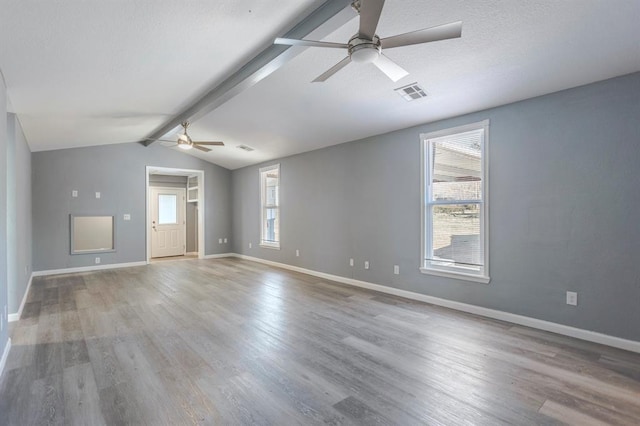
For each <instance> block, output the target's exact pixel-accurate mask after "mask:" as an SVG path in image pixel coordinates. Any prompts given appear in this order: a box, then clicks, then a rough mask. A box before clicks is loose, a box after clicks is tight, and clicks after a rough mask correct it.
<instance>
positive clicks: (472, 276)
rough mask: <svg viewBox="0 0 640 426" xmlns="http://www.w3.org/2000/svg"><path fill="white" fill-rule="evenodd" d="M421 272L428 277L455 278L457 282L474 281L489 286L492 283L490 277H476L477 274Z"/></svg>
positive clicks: (440, 271) (424, 269) (429, 269)
mask: <svg viewBox="0 0 640 426" xmlns="http://www.w3.org/2000/svg"><path fill="white" fill-rule="evenodd" d="M420 272H422V273H423V274H427V275H437V276H439V277H445V278H455V279H457V280H464V281H473V282H477V283H483V284H488V283H489V281H491V278H490V277H487V276H484V275H476V274H466V273H464V272H457V271H450V270H449V271H444V270H442V269H434V268H420Z"/></svg>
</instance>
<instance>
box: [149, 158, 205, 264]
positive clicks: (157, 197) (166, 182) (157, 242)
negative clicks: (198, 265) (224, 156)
mask: <svg viewBox="0 0 640 426" xmlns="http://www.w3.org/2000/svg"><path fill="white" fill-rule="evenodd" d="M204 202H205V191H204V170H191V169H177V168H171V167H154V166H147V168H146V205H147V221H146V222H147V223H146V235H147V263H151V262H152V261H153V262H155V261H159V260H180V259H196V258H197V259H203V258H204V253H205V251H204V205H205V203H204Z"/></svg>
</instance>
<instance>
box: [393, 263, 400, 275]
mask: <svg viewBox="0 0 640 426" xmlns="http://www.w3.org/2000/svg"><path fill="white" fill-rule="evenodd" d="M393 273H394V274H395V275H400V266H398V265H393Z"/></svg>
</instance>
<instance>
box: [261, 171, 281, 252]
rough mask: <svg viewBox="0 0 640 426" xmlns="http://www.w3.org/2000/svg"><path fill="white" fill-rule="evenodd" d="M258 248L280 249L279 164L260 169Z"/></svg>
mask: <svg viewBox="0 0 640 426" xmlns="http://www.w3.org/2000/svg"><path fill="white" fill-rule="evenodd" d="M260 246H261V247H265V248H272V249H279V248H280V164H274V165H273V166H269V167H263V168H261V169H260Z"/></svg>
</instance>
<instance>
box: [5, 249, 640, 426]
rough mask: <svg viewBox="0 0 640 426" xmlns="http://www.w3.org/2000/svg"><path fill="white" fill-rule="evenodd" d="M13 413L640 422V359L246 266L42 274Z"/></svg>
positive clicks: (24, 337)
mask: <svg viewBox="0 0 640 426" xmlns="http://www.w3.org/2000/svg"><path fill="white" fill-rule="evenodd" d="M12 339H13V348H12V350H11V353H10V356H9V359H8V361H7V365H6V368H5V372H4V374H3V377H2V379H1V382H0V421H1V422H2V423H3V424H11V425H39V424H84V425H99V424H149V425H164V424H219V425H231V424H234V425H235V424H259V425H263V424H277V425H285V424H286V425H290V424H334V425H338V424H362V425H378V424H382V425H387V424H396V425H418V424H429V425H500V424H510V425H527V424H532V425H533V424H535V425H540V424H543V425H544V424H559V423H568V424H576V425H588V424H626V425H637V424H639V423H640V354H633V353H629V352H625V351H621V350H616V349H612V348H609V347H605V346H600V345H597V344H592V343H587V342H583V341H579V340H574V339H571V338H566V337H563V336H559V335H555V334H551V333H546V332H542V331H537V330H534V329H529V328H525V327H520V326H514V325H512V324H508V323H504V322H500V321H494V320H489V319H485V318H481V317H476V316H473V315H468V314H464V313H459V312H454V311H451V310H448V309H445V308H441V307H437V306H432V305H428V304H424V303H420V302H415V301H410V300H406V299H402V298H398V297H392V296H388V295H384V294H380V293H376V292H373V291H368V290H362V289H358V288H352V287H347V286H343V285H341V284H337V283H332V282H327V281H323V280H321V279H319V278H315V277H312V276H308V275H304V274H299V273H295V272H290V271H284V270H280V269H276V268H272V267H267V266H264V265H261V264H257V263H253V262H250V261H243V260H238V259H217V260H186V261H181V262H158V263H155V264H152V265H149V266H142V267H135V268H128V269H118V270H111V271H100V272H93V273H82V274H72V275H60V276H51V277H43V278H37V279H34V282H33V284H32V288H31V292H30V294H29V297H28V303H27V304H26V305H25V308H24V311H23V315H22V319H21V320H20V321H19V322H18V323H17V324H16V325H15V326H14V328H13V332H12Z"/></svg>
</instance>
